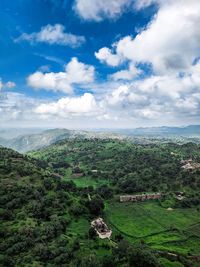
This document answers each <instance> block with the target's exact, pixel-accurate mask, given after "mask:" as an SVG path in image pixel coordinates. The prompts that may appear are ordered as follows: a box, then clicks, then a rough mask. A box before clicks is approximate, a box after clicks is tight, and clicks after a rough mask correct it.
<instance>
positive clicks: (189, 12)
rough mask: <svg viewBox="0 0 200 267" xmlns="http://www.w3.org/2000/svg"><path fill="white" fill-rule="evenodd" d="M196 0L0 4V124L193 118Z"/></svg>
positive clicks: (145, 123)
mask: <svg viewBox="0 0 200 267" xmlns="http://www.w3.org/2000/svg"><path fill="white" fill-rule="evenodd" d="M199 25H200V1H199V0H101V1H99V0H15V1H7V0H1V1H0V127H51V128H52V127H62V128H80V129H83V128H84V129H89V128H135V127H151V126H163V125H165V126H183V125H189V124H199V122H200V119H199V118H200V27H199Z"/></svg>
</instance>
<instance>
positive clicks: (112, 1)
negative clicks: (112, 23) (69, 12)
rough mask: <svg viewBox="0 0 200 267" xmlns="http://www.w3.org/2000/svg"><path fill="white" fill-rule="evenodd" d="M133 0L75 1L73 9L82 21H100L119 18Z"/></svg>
mask: <svg viewBox="0 0 200 267" xmlns="http://www.w3.org/2000/svg"><path fill="white" fill-rule="evenodd" d="M132 3H133V0H109V1H108V0H101V1H100V0H76V1H75V5H74V9H75V11H76V12H77V13H78V15H79V16H80V17H81V18H82V19H84V20H94V21H101V20H103V19H104V18H108V19H115V18H118V17H120V16H121V14H122V13H123V12H124V10H126V9H127V7H129V6H130V5H131V4H132Z"/></svg>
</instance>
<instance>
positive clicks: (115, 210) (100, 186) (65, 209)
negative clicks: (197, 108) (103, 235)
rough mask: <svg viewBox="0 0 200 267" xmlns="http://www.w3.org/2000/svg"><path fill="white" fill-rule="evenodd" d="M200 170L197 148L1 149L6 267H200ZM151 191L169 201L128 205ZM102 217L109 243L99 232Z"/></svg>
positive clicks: (84, 145)
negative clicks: (123, 199) (129, 198)
mask: <svg viewBox="0 0 200 267" xmlns="http://www.w3.org/2000/svg"><path fill="white" fill-rule="evenodd" d="M188 160H189V163H187V162H188ZM199 161H200V150H199V146H198V145H197V144H193V143H188V144H185V145H177V144H173V143H169V144H160V145H153V144H152V145H135V144H133V143H131V142H128V141H122V140H121V141H120V140H113V139H104V140H102V139H73V140H63V141H59V142H57V143H55V144H53V145H51V146H49V147H46V148H43V149H41V150H37V151H33V152H30V153H28V154H27V155H22V154H19V153H17V152H15V151H13V150H11V149H7V148H3V147H1V148H0V183H1V185H0V191H1V192H0V195H1V198H0V203H1V207H0V212H1V228H0V234H1V235H0V236H1V246H0V250H1V255H0V262H1V265H2V266H6V267H7V266H20V267H21V266H52V267H53V266H89V267H90V266H91V267H93V266H102V267H107V266H130V267H132V266H138V267H139V266H146V267H149V266H150V267H151V266H192V265H194V266H198V262H197V260H198V255H199V253H200V233H199V230H198V229H199V220H200V217H199V204H200V200H199V199H200V198H199V187H200V170H199V163H198V162H199ZM187 164H190V165H187ZM185 165H187V166H192V168H191V169H187V168H184V166H185ZM148 192H161V193H162V194H163V197H162V199H160V200H152V201H150V202H143V203H120V202H119V196H120V195H121V194H136V193H137V194H141V193H148ZM177 192H182V193H183V197H182V198H181V200H179V199H177V197H176V194H177ZM182 193H181V194H182ZM170 212H171V213H170ZM98 216H101V217H102V218H104V220H105V221H106V223H107V224H108V226H109V227H110V229H111V230H112V236H111V239H110V240H109V239H105V240H101V239H99V238H98V237H97V236H96V232H95V231H94V229H93V228H91V226H90V224H91V221H92V220H94V219H95V218H97V217H98ZM170 253H172V254H173V255H174V256H173V257H172V258H171V256H170V255H171V254H170ZM195 264H197V265H195Z"/></svg>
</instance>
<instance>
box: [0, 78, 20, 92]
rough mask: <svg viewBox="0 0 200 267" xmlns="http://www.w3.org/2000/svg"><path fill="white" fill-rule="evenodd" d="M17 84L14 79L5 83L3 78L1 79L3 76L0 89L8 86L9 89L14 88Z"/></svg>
mask: <svg viewBox="0 0 200 267" xmlns="http://www.w3.org/2000/svg"><path fill="white" fill-rule="evenodd" d="M15 86H16V84H15V83H14V82H12V81H8V82H6V83H3V82H2V80H1V78H0V91H1V90H2V89H4V88H5V89H6V88H8V89H11V88H14V87H15Z"/></svg>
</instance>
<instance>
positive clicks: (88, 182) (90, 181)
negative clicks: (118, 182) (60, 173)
mask: <svg viewBox="0 0 200 267" xmlns="http://www.w3.org/2000/svg"><path fill="white" fill-rule="evenodd" d="M64 180H65V181H73V182H74V183H75V184H76V186H77V187H88V186H93V187H94V188H97V187H99V186H101V185H105V184H109V181H108V180H106V179H99V178H93V177H90V176H82V177H72V175H71V172H70V171H69V170H67V172H66V175H65V177H64Z"/></svg>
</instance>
